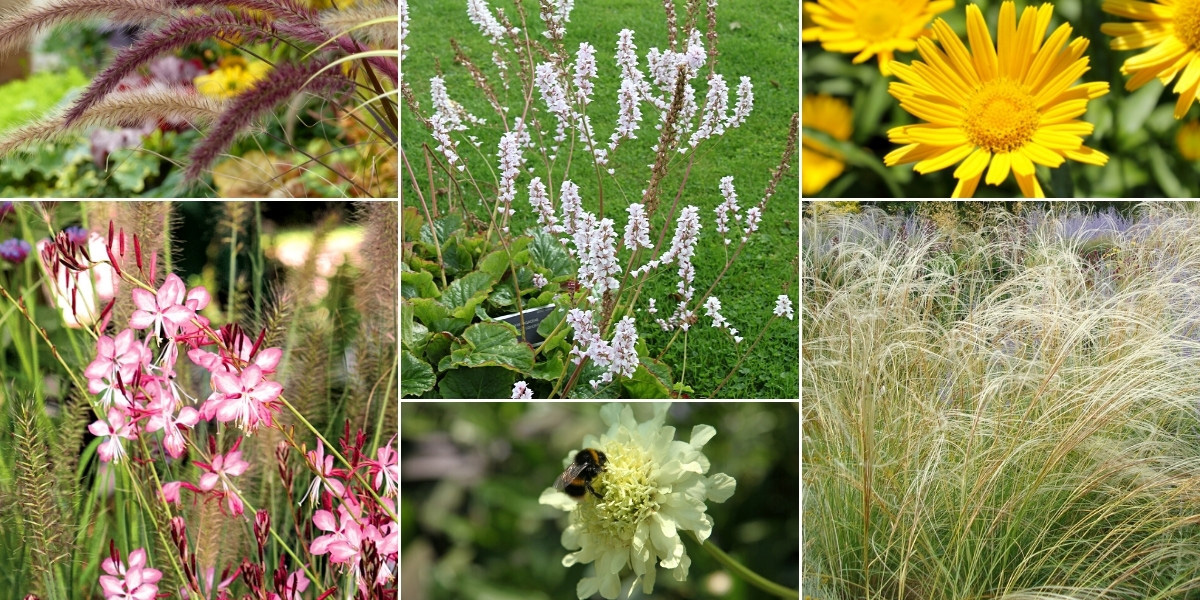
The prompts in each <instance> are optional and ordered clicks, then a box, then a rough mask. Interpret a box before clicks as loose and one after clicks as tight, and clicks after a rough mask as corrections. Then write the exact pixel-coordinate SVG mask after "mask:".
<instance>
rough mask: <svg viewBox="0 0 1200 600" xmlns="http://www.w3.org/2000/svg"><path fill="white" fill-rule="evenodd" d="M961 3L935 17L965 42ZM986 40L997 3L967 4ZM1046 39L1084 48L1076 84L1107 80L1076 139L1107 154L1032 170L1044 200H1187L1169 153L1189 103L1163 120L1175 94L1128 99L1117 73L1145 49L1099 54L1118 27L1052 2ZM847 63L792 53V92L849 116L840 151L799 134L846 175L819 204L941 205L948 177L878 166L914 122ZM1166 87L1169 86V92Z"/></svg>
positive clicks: (1180, 165) (814, 50) (1082, 6)
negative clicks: (934, 201)
mask: <svg viewBox="0 0 1200 600" xmlns="http://www.w3.org/2000/svg"><path fill="white" fill-rule="evenodd" d="M967 4H968V3H967V2H958V3H956V6H955V8H953V9H952V10H950V11H947V12H945V13H942V14H941V15H939V18H942V19H945V20H946V22H947V23H948V24H949V25H950V27H951V28H952V29H953V30H954V31H955V32H957V33H958V34H959V35H960V36H961V38H962V39H963V40H966V17H965V15H966V11H965V7H966V5H967ZM974 4H977V5H979V8H980V9H981V10H982V11H983V15H984V17H985V19H986V20H987V23H988V29H989V31H990V32H991V33H992V35H993V36H994V35H995V32H996V21H997V20H998V18H999V12H1000V4H1001V0H975V2H974ZM1040 4H1042V2H1029V1H1025V0H1018V1H1017V3H1016V5H1017V10H1018V14H1019V12H1020V11H1021V10H1022V9H1023V8H1025V7H1027V6H1038V5H1040ZM1053 4H1054V16H1053V18H1052V20H1051V21H1050V27H1049V29H1048V31H1054V29H1055V28H1057V27H1058V26H1060V25H1062V24H1064V23H1068V24H1070V25H1071V27H1072V33H1071V39H1074V38H1077V37H1085V38H1087V39H1088V40H1089V41H1090V44H1089V46H1088V49H1087V51H1086V52H1085V54H1084V56H1085V57H1088V58H1089V60H1090V67H1091V68H1090V69H1089V70H1088V71H1087V72H1086V73H1084V75H1083V77H1082V78H1081V80H1080V82H1092V81H1107V82H1108V84H1109V92H1108V94H1106V95H1104V96H1102V97H1100V98H1098V99H1096V100H1092V101H1090V102H1089V103H1088V111H1087V113H1086V114H1085V115H1083V116H1082V117H1080V120H1083V121H1087V122H1089V123H1093V124H1094V125H1095V126H1096V129H1095V131H1094V132H1093V133H1092V135H1089V136H1086V137H1084V145H1086V146H1089V147H1092V148H1095V149H1096V150H1099V151H1101V152H1103V153H1105V154H1107V155H1108V157H1109V161H1108V164H1106V165H1105V166H1103V167H1097V166H1092V165H1085V164H1082V163H1077V162H1074V161H1071V160H1068V161H1066V162H1065V163H1064V164H1063V166H1061V167H1059V168H1057V169H1049V168H1047V167H1043V166H1040V165H1039V166H1037V177H1038V180H1039V181H1040V182H1041V184H1042V188H1043V189H1044V191H1045V192H1046V195H1047V196H1050V197H1077V198H1086V197H1134V198H1149V197H1184V198H1188V197H1197V196H1200V178H1198V177H1196V176H1195V173H1196V167H1197V165H1196V164H1195V163H1194V162H1192V161H1188V160H1187V159H1185V158H1183V157H1182V156H1181V155H1180V153H1179V148H1178V147H1177V146H1176V142H1175V135H1176V133H1177V131H1178V130H1179V127H1180V126H1181V125H1182V124H1183V123H1185V122H1187V121H1190V120H1195V119H1196V118H1197V117H1198V115H1200V109H1198V108H1196V106H1195V103H1193V106H1192V107H1191V109H1190V110H1189V112H1188V115H1187V116H1185V117H1184V118H1183V119H1181V120H1178V121H1177V120H1176V119H1175V118H1174V116H1173V111H1174V106H1175V100H1176V98H1177V95H1176V94H1175V93H1173V92H1172V91H1171V90H1169V89H1165V88H1164V86H1163V85H1162V84H1161V83H1159V82H1158V81H1157V80H1156V81H1151V82H1150V83H1149V84H1147V85H1145V86H1143V87H1141V88H1139V89H1138V90H1136V91H1133V92H1129V91H1126V90H1125V82H1126V80H1127V79H1128V78H1127V77H1126V76H1125V75H1122V74H1121V65H1122V64H1123V63H1124V62H1125V61H1126V60H1128V59H1129V58H1131V57H1133V56H1137V55H1139V54H1141V53H1142V52H1145V51H1146V50H1137V51H1124V50H1122V51H1114V50H1111V49H1110V48H1109V42H1110V41H1111V40H1112V38H1111V37H1110V36H1108V35H1105V34H1103V33H1101V32H1100V26H1101V25H1102V24H1104V23H1108V22H1128V20H1127V19H1122V18H1119V17H1115V16H1113V15H1109V14H1107V13H1104V12H1101V10H1100V3H1099V2H1092V1H1084V0H1057V1H1056V2H1054V3H1053ZM853 57H854V55H852V54H840V53H830V52H826V51H824V50H823V49H822V48H821V45H820V44H818V43H807V44H804V45H803V51H802V53H801V63H802V67H801V73H802V74H803V79H802V81H801V91H802V92H803V93H804V94H805V95H808V94H830V95H833V96H836V97H839V98H842V99H844V100H846V101H847V102H849V103H850V106H851V109H852V110H853V112H854V133H853V137H852V138H851V140H850V141H848V142H839V141H837V140H833V139H832V138H830V137H829V136H827V135H824V134H822V133H821V132H816V131H812V130H809V129H805V131H804V134H805V135H806V136H811V137H813V138H815V139H817V140H818V141H820V142H821V143H824V144H826V145H828V146H831V147H833V148H834V149H836V150H838V151H839V152H842V153H843V154H844V155H845V156H846V163H847V164H846V171H845V172H844V173H842V175H841V176H840V177H838V178H837V179H835V180H834V181H832V182H830V184H829V185H827V186H826V187H825V189H823V190H822V191H821V192H820V193H819V194H818V196H821V197H858V198H871V197H943V198H945V197H949V196H950V194H951V193H952V192H953V191H954V186H955V183H956V180H955V179H954V177H953V174H954V168H953V167H951V168H947V169H943V170H941V171H937V172H935V173H930V174H927V175H920V174H917V173H915V172H914V171H913V165H912V163H909V164H903V165H896V166H894V167H885V166H883V157H884V156H885V155H887V154H888V153H889V152H891V151H892V150H895V149H896V148H898V147H899V146H898V145H896V144H894V143H892V142H890V141H888V138H887V132H888V130H889V129H891V128H893V127H899V126H902V125H909V124H914V123H916V122H917V120H916V119H915V118H914V117H913V116H912V115H910V114H908V113H907V112H906V111H905V110H904V109H902V108H900V103H899V102H898V101H897V100H896V99H895V98H893V97H892V96H891V95H890V94H889V93H888V91H887V88H888V84H889V83H890V82H898V81H899V80H898V79H896V78H894V77H884V76H883V75H881V74H880V73H879V67H878V63H877V62H876V60H874V59H872V60H870V61H867V62H866V63H863V64H860V65H853V64H851V62H850V61H851V59H852V58H853ZM896 60H898V61H900V62H902V63H905V64H911V63H912V62H913V61H914V60H921V57H920V54H919V53H917V52H916V51H913V52H898V53H897V54H896ZM1172 87H1173V84H1172ZM975 195H976V197H997V198H1003V197H1010V198H1011V197H1014V196H1016V197H1019V196H1020V195H1021V191H1020V189H1019V188H1018V187H1017V184H1016V181H1015V180H1014V179H1013V178H1012V177H1009V179H1008V180H1007V181H1006V182H1005V183H1003V184H1001V185H1000V186H998V187H997V186H991V185H986V184H984V183H982V182H981V183H980V185H979V188H978V189H977V190H976V193H975Z"/></svg>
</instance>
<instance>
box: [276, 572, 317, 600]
mask: <svg viewBox="0 0 1200 600" xmlns="http://www.w3.org/2000/svg"><path fill="white" fill-rule="evenodd" d="M276 577H279V575H276ZM276 581H277V582H278V579H277V580H276ZM309 583H310V582H309V580H308V577H306V576H305V575H304V570H303V569H297V570H295V571H292V572H291V573H289V574H288V576H287V578H286V579H284V580H283V584H282V586H280V587H277V588H276V590H277V591H276V592H270V593H268V594H267V600H301V598H302V596H301V593H302V592H304V590H307V589H308V584H309ZM276 585H279V584H278V583H277V584H276Z"/></svg>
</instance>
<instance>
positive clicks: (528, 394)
mask: <svg viewBox="0 0 1200 600" xmlns="http://www.w3.org/2000/svg"><path fill="white" fill-rule="evenodd" d="M512 399H513V400H532V399H533V390H531V389H529V385H528V384H526V383H525V381H524V380H522V381H518V382H516V383H514V384H513V389H512Z"/></svg>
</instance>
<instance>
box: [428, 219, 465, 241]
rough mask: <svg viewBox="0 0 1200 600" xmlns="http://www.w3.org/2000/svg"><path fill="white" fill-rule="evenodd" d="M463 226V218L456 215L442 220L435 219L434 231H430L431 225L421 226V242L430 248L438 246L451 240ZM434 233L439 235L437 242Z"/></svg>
mask: <svg viewBox="0 0 1200 600" xmlns="http://www.w3.org/2000/svg"><path fill="white" fill-rule="evenodd" d="M461 225H462V217H460V216H458V215H455V214H449V215H446V216H444V217H442V218H440V219H434V221H433V231H430V229H429V223H426V224H424V225H422V226H421V241H422V242H425V243H426V244H429V245H430V246H436V245H438V244H441V243H445V241H446V240H448V239H450V236H452V235H454V232H455V231H457V230H458V228H459V226H461ZM434 232H436V233H437V241H436V242H435V241H434V239H433V233H434Z"/></svg>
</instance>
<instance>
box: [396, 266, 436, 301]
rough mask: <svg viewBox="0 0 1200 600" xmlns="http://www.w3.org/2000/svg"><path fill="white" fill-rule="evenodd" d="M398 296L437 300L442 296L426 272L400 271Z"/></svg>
mask: <svg viewBox="0 0 1200 600" xmlns="http://www.w3.org/2000/svg"><path fill="white" fill-rule="evenodd" d="M400 295H401V296H403V297H405V298H437V297H438V296H440V295H442V294H441V292H439V291H438V289H437V286H436V285H434V284H433V274H431V273H429V272H427V271H401V272H400Z"/></svg>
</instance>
